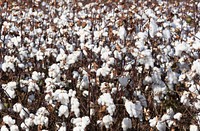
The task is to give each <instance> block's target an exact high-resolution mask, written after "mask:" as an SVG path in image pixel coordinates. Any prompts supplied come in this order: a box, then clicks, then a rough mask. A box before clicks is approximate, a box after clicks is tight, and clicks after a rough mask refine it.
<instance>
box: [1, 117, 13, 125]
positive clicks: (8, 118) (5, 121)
mask: <svg viewBox="0 0 200 131" xmlns="http://www.w3.org/2000/svg"><path fill="white" fill-rule="evenodd" d="M3 122H4V123H6V124H8V125H9V126H12V125H14V124H15V120H14V119H12V117H10V116H9V115H6V116H4V117H3Z"/></svg>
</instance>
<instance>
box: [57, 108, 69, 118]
mask: <svg viewBox="0 0 200 131" xmlns="http://www.w3.org/2000/svg"><path fill="white" fill-rule="evenodd" d="M58 110H59V111H58V116H62V115H64V116H65V117H66V118H67V117H68V116H69V110H68V107H67V105H61V106H60V107H59V109H58Z"/></svg>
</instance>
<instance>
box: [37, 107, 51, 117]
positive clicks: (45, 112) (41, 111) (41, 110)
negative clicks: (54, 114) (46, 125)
mask: <svg viewBox="0 0 200 131" xmlns="http://www.w3.org/2000/svg"><path fill="white" fill-rule="evenodd" d="M36 115H49V112H48V110H47V109H46V108H45V107H40V108H39V109H38V110H37V112H36Z"/></svg>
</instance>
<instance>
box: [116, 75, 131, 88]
mask: <svg viewBox="0 0 200 131" xmlns="http://www.w3.org/2000/svg"><path fill="white" fill-rule="evenodd" d="M129 79H130V78H129V77H127V76H122V77H120V78H118V80H119V83H120V84H121V86H123V87H126V86H127V84H128V82H129Z"/></svg>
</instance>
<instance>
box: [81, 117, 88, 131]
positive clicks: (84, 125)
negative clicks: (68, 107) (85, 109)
mask: <svg viewBox="0 0 200 131" xmlns="http://www.w3.org/2000/svg"><path fill="white" fill-rule="evenodd" d="M89 124H90V118H89V117H88V116H84V117H82V124H81V125H82V128H83V129H85V128H86V126H87V125H89Z"/></svg>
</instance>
